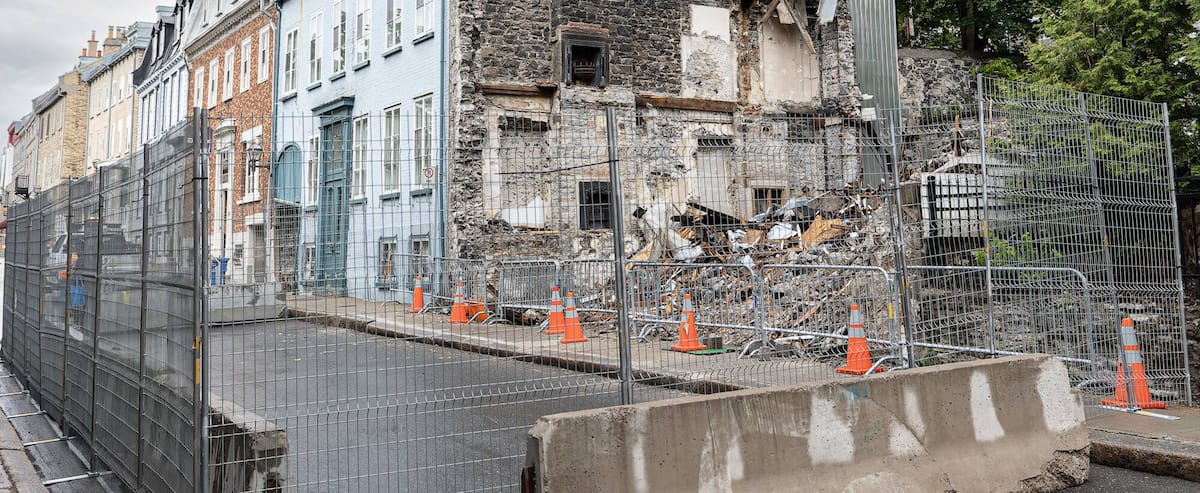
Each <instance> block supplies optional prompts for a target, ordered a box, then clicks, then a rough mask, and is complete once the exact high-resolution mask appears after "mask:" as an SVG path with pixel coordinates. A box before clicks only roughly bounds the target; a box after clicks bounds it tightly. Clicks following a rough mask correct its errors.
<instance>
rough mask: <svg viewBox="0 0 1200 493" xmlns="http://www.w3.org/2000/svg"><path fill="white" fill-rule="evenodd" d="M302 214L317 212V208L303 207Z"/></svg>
mask: <svg viewBox="0 0 1200 493" xmlns="http://www.w3.org/2000/svg"><path fill="white" fill-rule="evenodd" d="M304 212H317V206H316V205H306V206H304Z"/></svg>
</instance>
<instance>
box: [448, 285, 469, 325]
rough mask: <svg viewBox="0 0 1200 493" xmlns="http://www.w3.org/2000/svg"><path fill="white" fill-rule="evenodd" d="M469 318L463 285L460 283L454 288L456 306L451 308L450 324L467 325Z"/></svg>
mask: <svg viewBox="0 0 1200 493" xmlns="http://www.w3.org/2000/svg"><path fill="white" fill-rule="evenodd" d="M468 321H469V319H468V317H467V300H466V298H465V297H464V295H463V283H462V282H459V283H458V286H456V287H455V288H454V306H451V307H450V323H452V324H465V323H467V322H468Z"/></svg>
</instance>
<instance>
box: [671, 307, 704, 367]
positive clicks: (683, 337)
mask: <svg viewBox="0 0 1200 493" xmlns="http://www.w3.org/2000/svg"><path fill="white" fill-rule="evenodd" d="M701 349H708V346H705V345H703V344H700V336H699V335H698V334H696V312H695V311H694V310H693V308H692V293H684V294H683V312H682V313H680V315H679V344H675V345H674V346H671V350H672V351H681V352H684V353H686V352H688V351H699V350H701Z"/></svg>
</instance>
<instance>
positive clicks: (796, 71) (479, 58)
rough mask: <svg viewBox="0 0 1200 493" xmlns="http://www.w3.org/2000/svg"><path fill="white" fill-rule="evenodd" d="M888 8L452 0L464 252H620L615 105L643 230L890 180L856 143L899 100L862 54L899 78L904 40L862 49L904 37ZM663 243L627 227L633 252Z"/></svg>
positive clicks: (452, 245) (456, 231)
mask: <svg viewBox="0 0 1200 493" xmlns="http://www.w3.org/2000/svg"><path fill="white" fill-rule="evenodd" d="M872 6H873V4H872V3H871V2H868V1H865V0H820V1H816V0H807V1H805V0H775V1H770V2H754V1H742V2H732V3H730V2H718V1H711V0H689V1H687V2H678V1H647V2H610V1H600V0H582V1H576V2H559V1H552V0H532V1H528V0H527V1H520V2H518V1H513V0H486V1H484V0H453V1H451V2H450V4H449V8H450V13H449V16H448V18H449V19H450V22H449V26H450V27H449V29H450V32H451V33H453V36H451V43H450V48H449V58H450V67H449V69H450V76H451V83H450V85H449V87H450V94H449V98H450V103H449V105H448V109H449V117H450V128H449V133H448V141H449V147H450V153H451V156H450V159H449V163H450V164H449V166H448V172H449V177H448V180H447V181H446V184H447V194H448V197H447V203H448V204H452V205H451V208H450V210H449V211H448V224H447V240H446V241H447V243H448V246H447V249H448V250H449V251H450V253H449V255H451V256H455V255H457V256H462V257H469V258H486V257H490V256H492V255H497V256H507V257H514V256H531V257H536V256H542V257H546V256H549V257H560V256H561V257H567V258H576V257H607V256H610V255H611V252H612V247H611V243H612V242H611V233H610V231H611V230H610V228H611V224H610V220H609V217H608V214H609V212H608V205H609V204H610V203H611V200H612V197H611V194H612V193H613V191H611V190H609V176H608V166H607V164H606V162H607V160H608V151H607V145H606V140H605V132H606V130H605V116H604V110H605V109H606V108H615V109H616V110H617V113H618V122H619V125H618V134H619V135H618V145H619V146H620V148H621V153H622V155H621V156H620V158H621V168H620V169H621V171H620V172H621V175H622V181H623V186H622V188H623V190H621V191H620V193H621V194H622V198H623V199H624V203H625V205H626V207H624V208H623V211H622V212H623V213H624V215H625V217H624V220H625V223H626V224H627V225H630V226H631V227H630V229H627V231H630V230H633V229H637V227H643V228H645V227H649V228H653V227H654V226H655V225H664V224H667V223H668V222H670V221H672V220H673V219H672V217H677V216H679V215H681V214H683V213H684V212H685V211H687V210H688V204H689V203H693V204H700V205H701V206H703V207H705V208H707V209H709V210H711V211H715V212H716V213H718V214H717V216H718V217H721V218H726V219H748V218H749V217H750V216H752V215H754V214H756V213H758V212H761V211H763V210H764V209H766V208H767V207H770V206H772V205H775V204H779V203H781V202H785V201H787V200H788V199H789V198H801V197H811V196H814V195H815V194H818V193H821V192H823V191H826V190H831V189H839V188H845V187H848V186H859V185H863V184H865V183H866V182H870V181H878V180H879V179H880V178H879V176H878V174H879V171H880V170H879V169H877V167H878V166H879V163H872V162H868V161H867V160H864V159H860V157H859V156H858V155H857V154H856V151H855V149H856V147H855V146H856V142H857V140H858V139H859V138H860V137H861V136H860V128H861V127H862V126H863V125H864V123H865V122H868V121H869V120H872V119H873V118H874V117H873V113H874V112H864V111H862V109H863V107H864V104H863V102H864V99H868V100H869V99H873V98H876V97H879V99H892V100H893V101H887V102H886V104H887V105H892V104H896V103H895V101H894V94H895V90H894V88H890V89H889V88H888V87H887V86H888V84H886V83H885V84H882V85H880V84H877V83H875V82H873V81H871V80H862V81H860V80H859V78H858V75H859V74H860V73H866V72H860V69H861V68H862V67H860V66H858V64H857V63H856V62H857V61H859V60H864V61H868V60H869V61H871V62H872V63H873V64H878V65H879V66H880V67H881V69H880V70H882V71H883V72H885V73H886V72H887V71H888V70H891V71H892V73H893V74H894V73H895V71H894V67H895V63H896V62H895V44H894V43H892V44H891V46H890V54H889V52H888V49H886V48H888V47H886V46H885V47H884V48H883V49H881V48H880V47H879V46H867V45H863V46H862V47H860V49H859V50H858V52H856V41H857V38H858V37H860V35H861V34H865V33H868V31H870V30H872V29H875V30H878V31H879V32H893V31H894V23H890V22H889V21H888V19H887V18H877V17H874V14H875V13H874V12H871V11H870V8H871V7H872ZM889 7H890V5H889ZM854 12H858V13H860V14H861V15H860V16H858V18H857V20H856V19H855V17H854V16H853V15H852V13H854ZM888 12H889V13H890V10H888ZM872 23H874V24H872ZM876 34H878V33H876ZM893 36H894V34H893ZM889 67H891V68H889ZM882 80H885V81H886V78H884V79H882ZM891 80H892V82H891V85H892V86H894V84H895V82H894V81H895V77H894V76H893V77H892V78H891ZM863 84H866V85H868V86H870V87H871V89H870V94H872V96H870V97H864V93H866V91H865V90H864V89H863V87H862V86H863ZM597 163H601V165H597ZM873 167H875V168H873ZM497 224H499V228H497ZM514 225H516V226H520V227H517V228H515V229H514V228H510V226H514ZM546 231H553V232H557V234H545V232H546ZM647 236H649V235H643V236H641V237H637V236H633V235H627V238H626V243H627V251H628V252H629V253H633V252H636V251H639V250H644V249H646V248H647V247H648V245H647V242H646V241H644V240H645V238H646V237H647ZM668 243H669V242H668ZM672 253H673V252H671V251H670V248H668V249H667V250H666V251H662V252H661V254H662V255H664V256H665V255H671V254H672Z"/></svg>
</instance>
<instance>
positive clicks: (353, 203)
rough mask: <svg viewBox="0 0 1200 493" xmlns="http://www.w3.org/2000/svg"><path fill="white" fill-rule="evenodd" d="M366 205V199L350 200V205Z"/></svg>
mask: <svg viewBox="0 0 1200 493" xmlns="http://www.w3.org/2000/svg"><path fill="white" fill-rule="evenodd" d="M366 203H367V198H366V197H357V198H353V199H350V205H364V204H366Z"/></svg>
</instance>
